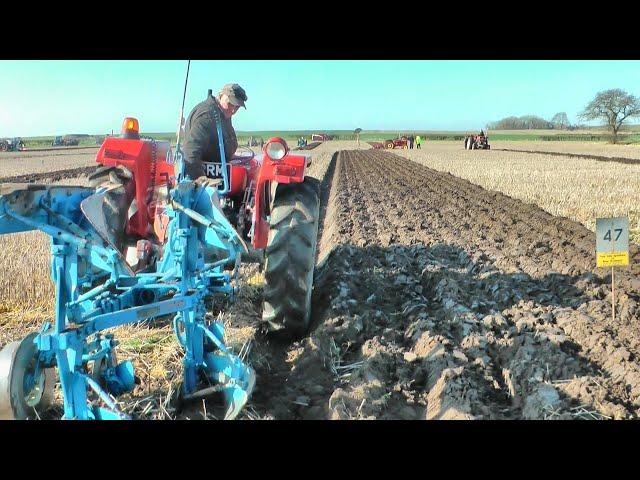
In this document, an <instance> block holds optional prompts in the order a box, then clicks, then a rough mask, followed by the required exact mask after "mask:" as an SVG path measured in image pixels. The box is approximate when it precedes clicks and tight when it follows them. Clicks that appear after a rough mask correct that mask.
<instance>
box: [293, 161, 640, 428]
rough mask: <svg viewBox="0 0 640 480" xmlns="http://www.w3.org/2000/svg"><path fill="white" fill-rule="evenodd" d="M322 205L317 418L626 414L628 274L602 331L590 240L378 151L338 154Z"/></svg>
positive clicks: (634, 407)
mask: <svg viewBox="0 0 640 480" xmlns="http://www.w3.org/2000/svg"><path fill="white" fill-rule="evenodd" d="M332 192H334V193H333V195H332V197H331V200H330V201H332V202H337V203H338V204H337V205H331V206H330V207H329V208H328V209H327V212H334V213H335V214H334V215H332V218H325V219H324V222H325V224H326V225H332V227H331V231H332V232H333V233H332V238H331V242H327V240H326V239H325V238H323V239H322V241H323V242H324V244H325V245H327V246H328V245H329V244H330V245H331V246H332V247H333V250H332V251H331V253H330V254H329V256H328V258H327V261H326V262H324V263H323V265H322V266H321V268H319V270H320V271H319V272H318V273H319V276H318V281H317V283H316V286H315V289H316V290H317V291H321V292H323V293H322V296H318V295H316V300H315V303H314V308H315V313H314V316H315V317H316V323H315V330H314V331H313V332H312V334H311V337H310V339H309V341H311V342H313V343H314V344H315V345H317V346H318V348H319V349H320V351H324V353H325V359H326V358H329V359H330V360H329V361H328V363H329V364H330V365H331V366H332V368H333V371H334V374H335V376H334V379H335V383H334V391H333V393H331V394H330V395H329V399H328V403H326V404H324V409H323V410H316V413H317V412H318V411H322V412H324V414H326V415H327V416H329V418H426V419H431V418H627V417H636V416H637V415H638V413H639V412H640V408H639V407H640V370H639V369H638V365H637V363H636V359H637V358H638V354H639V353H640V348H639V347H640V342H639V341H638V340H639V338H638V335H637V334H636V333H635V332H634V331H633V328H632V326H633V323H632V320H634V319H636V320H637V317H638V313H639V310H638V306H637V302H638V300H639V298H638V293H639V292H638V288H637V287H636V284H635V283H634V282H635V278H634V274H635V273H636V271H635V270H631V271H630V272H625V273H623V272H621V275H618V277H622V279H621V281H620V282H619V285H618V287H619V296H618V304H617V312H618V318H617V319H616V321H615V323H614V322H612V320H611V308H610V298H609V297H608V295H609V294H610V292H609V286H608V284H607V281H608V277H607V276H606V274H602V272H599V271H595V269H594V268H593V264H594V262H595V260H594V258H593V257H594V236H593V233H592V232H590V231H589V230H587V229H586V228H584V227H583V226H582V225H579V224H577V223H575V222H572V221H570V220H568V219H564V218H557V217H553V216H551V215H549V214H548V213H546V212H544V211H542V210H541V209H539V208H538V207H536V206H534V205H529V204H525V203H523V202H520V201H518V200H515V199H512V198H510V197H507V196H505V195H502V194H500V193H497V192H490V191H486V190H484V189H482V188H481V187H479V186H477V185H474V184H471V183H470V182H468V181H466V180H462V179H459V178H457V177H454V176H451V175H449V174H447V173H441V172H437V171H435V170H432V169H429V168H427V167H424V166H422V165H419V164H417V163H414V162H411V161H409V160H406V159H403V158H400V157H398V156H395V155H393V154H389V153H387V152H380V151H375V150H370V151H366V152H363V151H348V152H340V154H339V155H338V157H337V159H336V165H335V173H334V178H333V186H332ZM327 231H328V230H327ZM325 248H326V247H325ZM632 255H633V256H634V258H635V259H636V260H637V257H638V252H637V249H635V248H634V249H633V252H632ZM634 268H635V267H634ZM323 344H324V346H322V345H323ZM327 344H328V346H327ZM304 351H306V348H305V347H303V348H302V350H301V352H304ZM325 393H326V392H325ZM321 397H322V396H321ZM318 402H319V403H321V404H322V401H321V398H318V399H317V400H315V401H314V402H312V403H315V404H318Z"/></svg>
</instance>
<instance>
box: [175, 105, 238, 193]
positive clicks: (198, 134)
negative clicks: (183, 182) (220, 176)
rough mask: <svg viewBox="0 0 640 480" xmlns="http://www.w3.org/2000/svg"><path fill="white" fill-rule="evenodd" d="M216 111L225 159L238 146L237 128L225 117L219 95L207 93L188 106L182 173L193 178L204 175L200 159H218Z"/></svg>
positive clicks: (213, 160) (217, 160) (203, 160)
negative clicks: (220, 127) (183, 168)
mask: <svg viewBox="0 0 640 480" xmlns="http://www.w3.org/2000/svg"><path fill="white" fill-rule="evenodd" d="M216 110H217V111H218V114H219V116H220V122H221V124H222V138H223V139H224V151H225V157H226V159H227V161H229V160H230V159H231V157H232V156H233V154H234V153H235V151H236V149H237V148H238V139H237V138H236V132H235V130H234V129H233V125H231V119H230V118H229V119H227V118H225V116H224V114H223V113H222V110H221V109H220V104H219V103H218V99H217V98H215V97H213V96H211V95H209V96H208V97H207V99H206V100H205V101H204V102H200V103H199V104H198V105H196V106H195V107H194V109H193V110H191V113H190V114H189V116H188V117H187V120H186V122H185V126H184V143H183V144H182V145H181V148H182V153H183V154H184V164H185V174H186V175H189V176H190V177H191V179H192V180H195V179H196V178H198V177H201V176H203V175H205V168H204V165H203V164H202V162H215V163H220V147H219V146H218V131H217V129H216V121H215V117H214V112H215V111H216Z"/></svg>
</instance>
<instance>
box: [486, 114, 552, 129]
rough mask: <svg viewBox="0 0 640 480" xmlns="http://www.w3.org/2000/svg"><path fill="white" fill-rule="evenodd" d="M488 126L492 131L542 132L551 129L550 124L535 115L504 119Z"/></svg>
mask: <svg viewBox="0 0 640 480" xmlns="http://www.w3.org/2000/svg"><path fill="white" fill-rule="evenodd" d="M489 126H490V127H491V128H492V129H493V130H533V129H536V130H542V129H548V128H553V125H552V124H551V123H550V122H548V121H546V120H545V119H544V118H540V117H537V116H535V115H524V116H522V117H506V118H503V119H502V120H499V121H497V122H492V123H490V124H489Z"/></svg>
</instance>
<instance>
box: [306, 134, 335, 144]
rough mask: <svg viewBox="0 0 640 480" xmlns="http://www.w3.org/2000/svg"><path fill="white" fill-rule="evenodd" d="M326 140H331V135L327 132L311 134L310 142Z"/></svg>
mask: <svg viewBox="0 0 640 480" xmlns="http://www.w3.org/2000/svg"><path fill="white" fill-rule="evenodd" d="M328 140H333V135H329V134H327V133H314V134H313V135H311V141H312V142H326V141H328Z"/></svg>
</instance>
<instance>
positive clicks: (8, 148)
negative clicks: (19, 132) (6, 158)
mask: <svg viewBox="0 0 640 480" xmlns="http://www.w3.org/2000/svg"><path fill="white" fill-rule="evenodd" d="M24 149H25V146H24V142H23V141H22V138H20V137H14V138H3V139H0V152H20V151H22V150H24Z"/></svg>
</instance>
